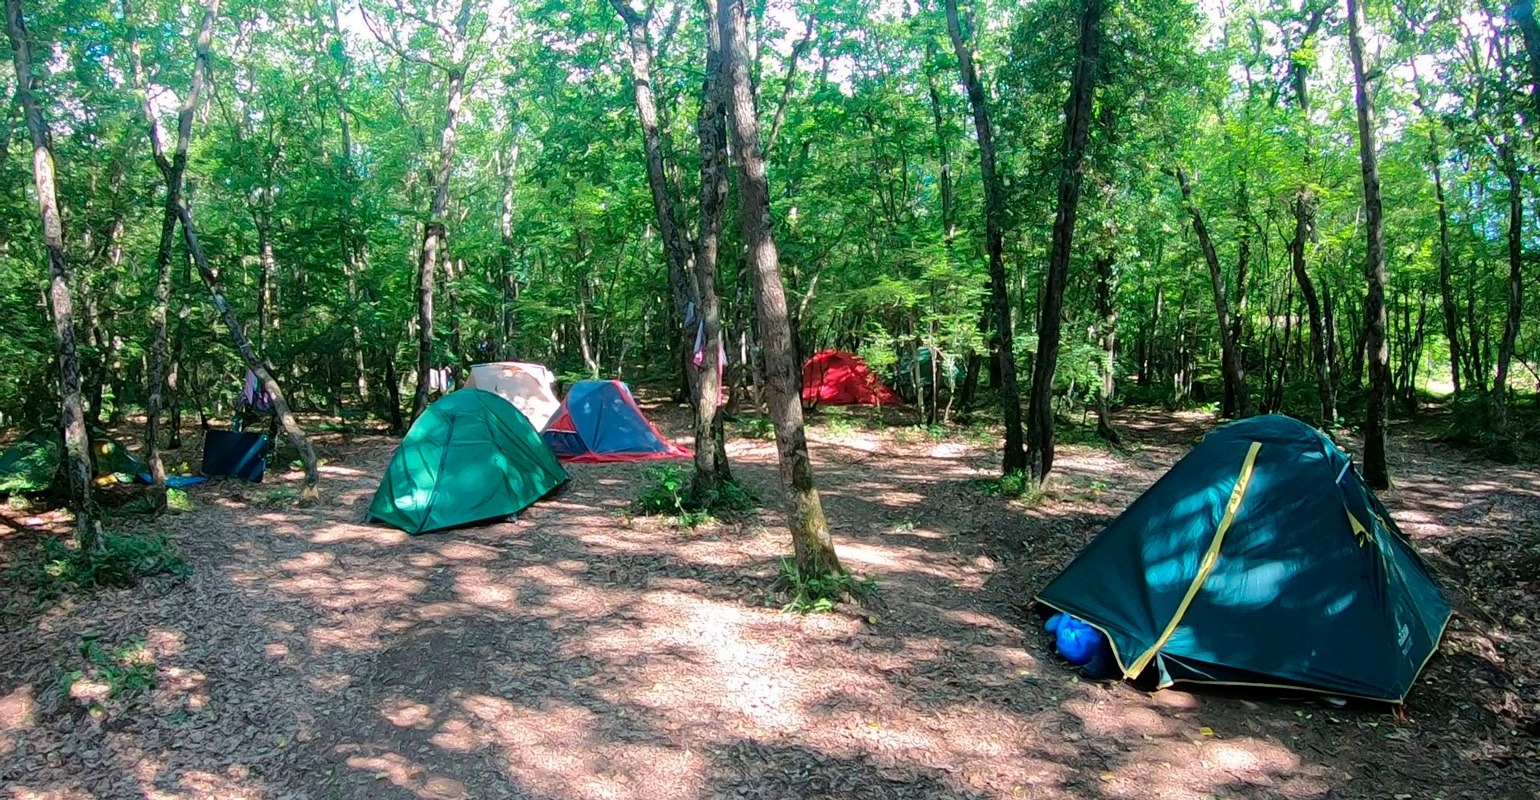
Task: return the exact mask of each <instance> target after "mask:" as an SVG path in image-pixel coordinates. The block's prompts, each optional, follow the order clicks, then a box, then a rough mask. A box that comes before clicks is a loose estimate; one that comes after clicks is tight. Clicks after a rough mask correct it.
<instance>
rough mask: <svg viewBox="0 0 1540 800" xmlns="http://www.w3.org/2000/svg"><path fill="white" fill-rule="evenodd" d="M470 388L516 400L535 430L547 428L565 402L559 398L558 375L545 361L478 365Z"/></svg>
mask: <svg viewBox="0 0 1540 800" xmlns="http://www.w3.org/2000/svg"><path fill="white" fill-rule="evenodd" d="M465 388H467V389H483V390H485V391H488V392H491V393H493V394H495V395H497V396H498V397H501V398H503V399H504V400H507V401H508V402H510V403H512V404H513V406H514V408H517V409H518V410H519V411H520V412H521V413H522V414H524V416H525V417H528V418H529V424H531V425H533V426H535V430H537V431H538V430H540V429H541V428H544V427H545V425H546V423H547V422H550V421H551V417H553V416H555V415H556V410H557V409H559V408H561V401H560V400H558V399H556V376H555V375H552V374H551V371H550V370H549V369H546V367H545V366H544V365H543V364H529V363H524V362H522V361H500V362H495V363H490V364H474V365H472V366H471V374H470V377H469V378H468V379H466V381H465Z"/></svg>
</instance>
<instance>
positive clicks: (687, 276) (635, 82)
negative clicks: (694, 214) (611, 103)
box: [610, 0, 700, 405]
mask: <svg viewBox="0 0 1540 800" xmlns="http://www.w3.org/2000/svg"><path fill="white" fill-rule="evenodd" d="M610 5H612V6H614V7H615V11H616V13H618V14H619V15H620V18H621V19H622V20H624V21H625V23H626V33H627V37H626V38H627V42H628V44H629V45H630V51H631V88H632V93H633V95H634V97H635V101H636V115H637V117H638V118H639V119H640V120H641V123H642V146H643V149H644V151H645V153H646V157H647V186H648V188H649V189H650V190H651V193H652V209H653V213H654V214H655V215H656V216H657V218H658V231H659V233H660V234H661V235H662V239H663V257H664V261H665V263H667V265H668V283H669V287H670V288H671V289H672V290H673V295H674V313H676V314H677V315H678V317H679V320H680V326H679V340H678V344H677V345H676V346H677V347H678V348H679V352H680V353H681V354H682V355H683V361H682V362H681V363H682V364H683V365H684V366H683V372H684V377H685V384H686V389H687V392H686V395H687V396H688V397H689V399H690V404H691V405H694V404H695V400H696V393H697V391H698V388H699V387H698V380H697V379H696V378H697V376H696V375H694V374H693V371H692V370H691V369H690V367H689V364H690V363H691V361H692V359H691V349H692V348H693V347H694V344H695V337H694V335H693V334H692V332H691V331H690V329H689V327H690V326H688V325H686V324H684V321H685V320H687V319H689V318H690V317H691V316H692V315H691V309H695V310H696V311H697V312H698V311H699V308H700V300H699V298H698V297H697V296H696V294H697V290H696V287H695V286H694V285H693V283H694V281H693V280H692V274H693V271H694V266H693V264H692V263H691V262H692V261H693V259H692V254H691V252H690V249H691V248H690V245H689V244H688V242H687V241H686V240H687V237H686V236H685V233H684V231H683V230H682V229H681V227H680V225H679V218H678V215H677V213H676V212H675V208H674V200H673V198H671V197H670V196H669V183H668V174H667V172H666V170H665V165H664V163H663V161H664V155H663V136H662V133H661V132H660V131H659V129H658V108H657V104H656V101H655V100H654V99H653V93H652V47H651V45H650V44H649V43H648V41H647V21H648V19H649V15H650V13H651V12H650V11H649V12H648V14H646V15H644V14H642V13H639V12H637V11H635V10H634V9H632V8H631V7H630V6H628V5H626V0H610Z"/></svg>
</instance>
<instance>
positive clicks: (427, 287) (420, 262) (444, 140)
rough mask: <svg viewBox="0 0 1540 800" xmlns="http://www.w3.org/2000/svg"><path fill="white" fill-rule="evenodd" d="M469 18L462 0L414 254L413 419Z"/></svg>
mask: <svg viewBox="0 0 1540 800" xmlns="http://www.w3.org/2000/svg"><path fill="white" fill-rule="evenodd" d="M470 24H471V0H461V3H460V13H459V15H458V16H456V17H455V27H454V36H453V41H452V42H451V43H450V55H449V65H448V68H447V73H448V74H447V75H446V76H445V83H446V86H445V89H446V91H445V94H446V95H447V101H446V102H445V105H444V127H443V128H441V129H440V130H439V140H438V162H437V164H435V167H434V174H433V202H432V203H431V204H430V205H429V207H428V223H427V224H426V225H424V226H423V236H422V250H421V251H420V252H419V253H418V258H417V391H416V393H415V394H414V395H413V396H412V421H413V422H416V421H417V418H418V417H420V416H422V412H423V411H425V410H426V409H427V408H428V385H429V380H428V376H429V375H431V374H432V370H433V283H434V275H435V274H436V272H437V270H438V264H439V261H440V259H442V258H443V257H444V249H445V248H446V247H447V246H448V230H447V228H446V227H445V223H444V215H445V214H446V213H447V212H448V210H449V175H450V173H451V172H453V171H454V160H455V136H456V127H455V125H456V123H457V122H458V121H459V114H460V104H461V103H462V102H463V101H464V92H465V69H466V67H465V50H466V39H467V32H468V31H469V30H470Z"/></svg>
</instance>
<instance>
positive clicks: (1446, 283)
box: [1412, 59, 1464, 395]
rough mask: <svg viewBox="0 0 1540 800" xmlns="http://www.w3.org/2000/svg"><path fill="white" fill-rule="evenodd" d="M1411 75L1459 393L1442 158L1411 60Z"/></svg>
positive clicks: (1457, 325) (1451, 377)
mask: <svg viewBox="0 0 1540 800" xmlns="http://www.w3.org/2000/svg"><path fill="white" fill-rule="evenodd" d="M1412 77H1413V82H1414V83H1415V84H1416V86H1417V100H1416V105H1417V108H1418V110H1420V111H1421V112H1422V116H1423V119H1424V121H1426V122H1427V123H1428V170H1429V171H1430V172H1432V173H1433V202H1434V206H1435V209H1436V210H1437V212H1438V295H1439V301H1440V305H1441V308H1442V310H1443V317H1444V339H1445V340H1446V341H1447V342H1448V343H1449V380H1450V382H1451V383H1453V384H1454V393H1455V394H1456V395H1459V394H1460V390H1461V388H1462V386H1461V383H1460V370H1461V368H1462V366H1463V365H1464V360H1463V359H1462V357H1461V347H1460V312H1459V308H1458V307H1457V306H1456V305H1455V299H1454V278H1453V268H1452V265H1451V264H1450V259H1449V204H1448V203H1447V202H1446V201H1445V199H1444V170H1443V159H1442V157H1441V155H1440V153H1439V147H1438V133H1437V131H1436V130H1435V128H1434V120H1433V117H1432V115H1431V114H1429V113H1428V109H1427V100H1426V97H1425V94H1426V92H1425V90H1424V88H1423V85H1422V79H1421V77H1420V76H1418V75H1417V64H1416V60H1415V59H1413V60H1412Z"/></svg>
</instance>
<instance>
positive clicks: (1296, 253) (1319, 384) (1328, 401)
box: [1289, 187, 1337, 427]
mask: <svg viewBox="0 0 1540 800" xmlns="http://www.w3.org/2000/svg"><path fill="white" fill-rule="evenodd" d="M1292 211H1293V213H1294V238H1293V239H1291V240H1290V241H1289V262H1290V264H1291V266H1292V268H1293V271H1294V281H1295V283H1298V284H1299V293H1300V294H1301V295H1302V296H1303V297H1304V298H1305V318H1306V321H1307V322H1308V323H1309V325H1310V362H1311V364H1313V365H1314V366H1315V382H1316V396H1317V397H1318V398H1319V400H1320V404H1321V405H1320V412H1321V425H1322V426H1323V427H1330V426H1332V425H1335V424H1336V423H1337V384H1336V382H1335V380H1334V376H1333V375H1332V374H1331V355H1330V353H1329V352H1328V350H1327V344H1326V324H1325V321H1324V320H1323V318H1322V314H1321V300H1320V298H1319V297H1318V296H1317V295H1316V292H1315V282H1314V281H1312V280H1310V273H1308V272H1306V271H1305V244H1306V242H1307V241H1308V240H1309V238H1310V229H1311V227H1312V226H1313V225H1314V224H1315V193H1314V192H1312V191H1310V190H1309V189H1308V188H1306V187H1300V190H1299V192H1297V193H1296V194H1295V196H1294V201H1293V203H1292Z"/></svg>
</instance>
